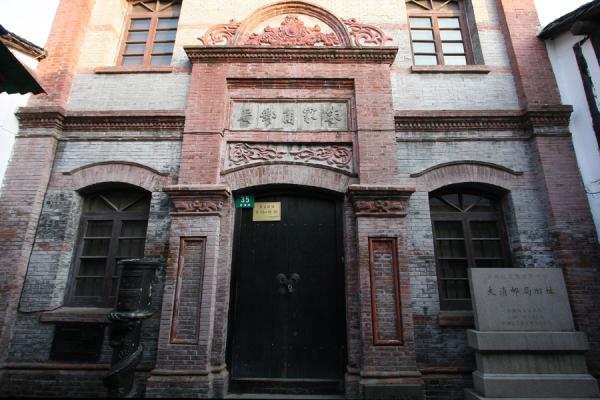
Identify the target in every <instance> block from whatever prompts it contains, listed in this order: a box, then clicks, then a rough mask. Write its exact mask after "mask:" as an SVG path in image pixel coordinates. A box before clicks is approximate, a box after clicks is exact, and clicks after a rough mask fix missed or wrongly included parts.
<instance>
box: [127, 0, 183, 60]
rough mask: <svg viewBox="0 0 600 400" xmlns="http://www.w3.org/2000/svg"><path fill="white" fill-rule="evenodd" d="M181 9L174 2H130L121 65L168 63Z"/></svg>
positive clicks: (172, 0) (164, 0)
mask: <svg viewBox="0 0 600 400" xmlns="http://www.w3.org/2000/svg"><path fill="white" fill-rule="evenodd" d="M180 10H181V3H180V2H179V1H176V0H146V1H135V2H132V4H131V10H130V14H129V17H130V18H129V22H128V27H127V35H126V38H125V40H124V43H123V48H122V50H121V57H120V64H121V65H169V64H171V58H172V57H173V46H174V44H175V35H176V34H177V24H178V21H179V12H180Z"/></svg>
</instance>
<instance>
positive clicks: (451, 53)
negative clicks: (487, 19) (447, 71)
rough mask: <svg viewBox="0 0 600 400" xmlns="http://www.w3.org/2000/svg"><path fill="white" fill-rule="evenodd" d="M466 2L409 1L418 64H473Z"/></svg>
mask: <svg viewBox="0 0 600 400" xmlns="http://www.w3.org/2000/svg"><path fill="white" fill-rule="evenodd" d="M464 6H465V5H464V1H459V0H407V1H406V9H407V12H408V21H409V25H410V36H411V43H412V50H413V60H414V65H466V64H473V56H472V54H471V51H470V41H469V32H468V30H467V21H466V18H465V15H466V13H465V10H464Z"/></svg>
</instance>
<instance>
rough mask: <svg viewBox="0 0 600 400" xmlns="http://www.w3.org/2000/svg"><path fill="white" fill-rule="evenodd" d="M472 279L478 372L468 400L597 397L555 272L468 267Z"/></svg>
mask: <svg viewBox="0 0 600 400" xmlns="http://www.w3.org/2000/svg"><path fill="white" fill-rule="evenodd" d="M470 283H471V293H472V294H473V308H474V312H475V326H476V328H477V330H469V331H468V333H467V338H468V343H469V346H471V347H472V348H473V349H475V351H476V357H477V371H475V372H474V373H473V384H474V390H467V391H466V393H465V398H466V399H547V400H549V399H597V398H600V393H599V391H598V382H597V381H596V379H595V378H594V377H593V376H591V375H590V374H589V373H588V370H587V366H586V362H585V357H584V353H585V352H586V351H588V350H589V345H588V342H587V338H586V335H585V334H584V333H582V332H576V331H575V330H574V326H573V318H572V316H571V311H570V307H569V302H568V298H567V292H566V287H565V284H564V280H563V277H562V271H561V270H560V269H549V268H544V269H532V268H528V269H495V268H490V269H473V270H472V271H470Z"/></svg>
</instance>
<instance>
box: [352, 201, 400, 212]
mask: <svg viewBox="0 0 600 400" xmlns="http://www.w3.org/2000/svg"><path fill="white" fill-rule="evenodd" d="M354 211H355V212H356V213H357V214H391V213H394V214H406V212H405V210H404V203H403V202H401V201H399V200H374V199H373V200H357V201H356V202H354Z"/></svg>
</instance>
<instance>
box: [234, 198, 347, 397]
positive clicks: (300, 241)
mask: <svg viewBox="0 0 600 400" xmlns="http://www.w3.org/2000/svg"><path fill="white" fill-rule="evenodd" d="M256 201H257V202H275V203H280V205H281V220H280V221H270V222H258V221H253V212H252V209H240V210H238V211H237V216H236V218H237V221H236V237H235V249H236V251H235V252H234V276H233V286H232V302H233V303H232V308H231V315H230V342H229V362H230V371H231V387H232V389H234V390H236V389H237V390H240V391H274V392H311V391H313V392H322V393H323V392H331V391H335V390H338V389H339V387H340V382H341V379H342V377H343V366H344V359H345V334H344V331H345V328H344V321H345V314H344V274H343V261H342V256H341V254H342V252H341V226H340V205H339V203H338V202H336V201H333V200H330V199H327V198H321V197H307V196H298V195H285V194H284V195H271V196H263V197H262V198H261V197H257V198H256Z"/></svg>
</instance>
